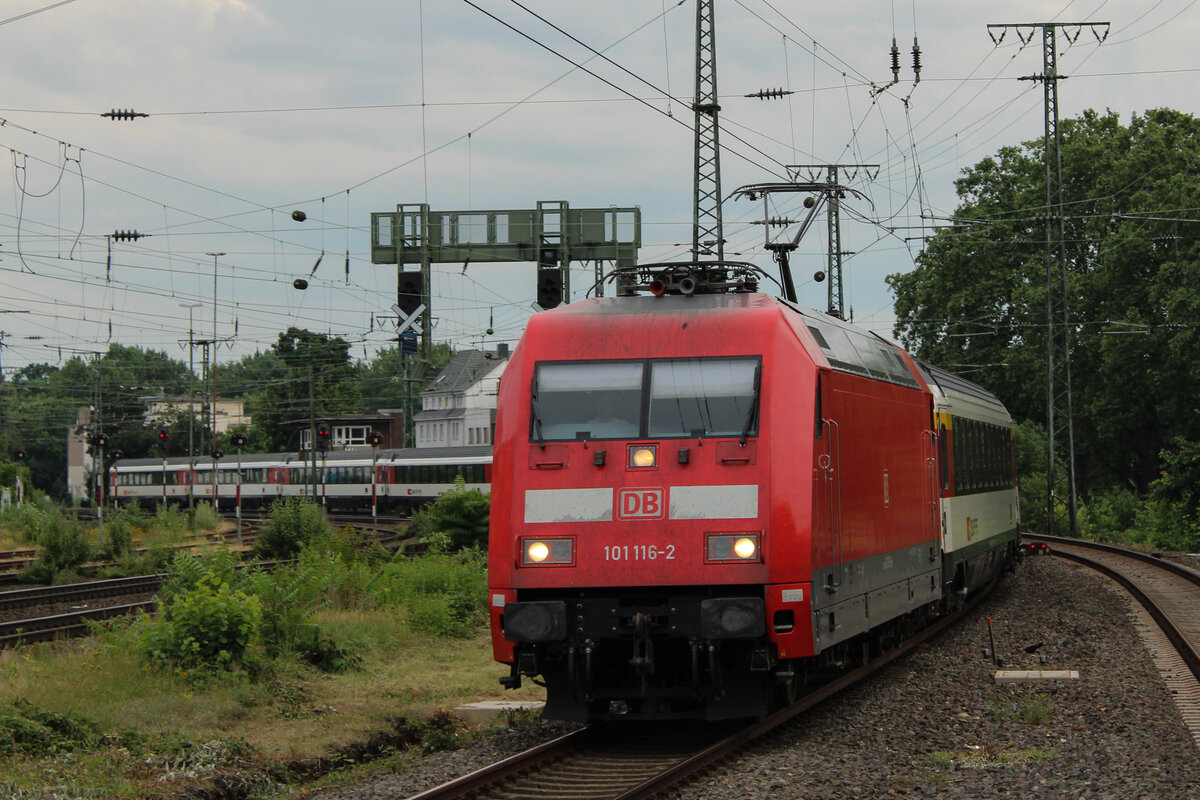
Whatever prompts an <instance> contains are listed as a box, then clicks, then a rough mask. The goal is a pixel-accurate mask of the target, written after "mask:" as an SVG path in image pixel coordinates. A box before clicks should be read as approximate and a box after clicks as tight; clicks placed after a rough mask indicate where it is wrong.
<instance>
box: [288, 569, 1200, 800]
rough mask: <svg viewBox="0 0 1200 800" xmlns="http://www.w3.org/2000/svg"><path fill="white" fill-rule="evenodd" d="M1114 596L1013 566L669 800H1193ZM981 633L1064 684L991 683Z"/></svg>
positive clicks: (548, 729) (386, 781) (418, 787)
mask: <svg viewBox="0 0 1200 800" xmlns="http://www.w3.org/2000/svg"><path fill="white" fill-rule="evenodd" d="M1129 603H1130V601H1129V600H1128V599H1126V597H1125V596H1124V595H1122V594H1120V593H1119V592H1118V591H1117V590H1115V589H1114V588H1112V586H1111V585H1110V584H1109V583H1108V582H1107V581H1106V579H1103V578H1100V577H1098V576H1097V575H1095V574H1094V573H1092V572H1090V571H1088V570H1086V569H1084V568H1082V567H1078V566H1074V565H1071V564H1068V563H1066V562H1063V561H1061V560H1059V559H1056V558H1053V557H1048V556H1042V557H1036V558H1029V559H1026V560H1025V561H1024V562H1023V563H1022V564H1021V565H1020V566H1019V567H1018V569H1017V572H1016V573H1015V574H1013V575H1009V576H1007V577H1006V578H1005V580H1004V581H1003V582H1002V583H1001V585H1000V587H999V588H998V589H997V590H996V592H995V593H994V594H993V595H992V597H990V598H989V599H988V600H987V601H986V602H985V603H984V604H983V606H982V607H981V609H980V610H978V611H977V612H976V613H975V614H974V615H973V616H972V617H971V618H970V619H968V620H966V621H965V622H964V623H962V624H960V625H959V626H957V627H956V628H954V629H952V630H951V631H949V632H947V633H945V634H944V635H942V636H941V637H939V638H938V639H937V640H935V641H934V642H932V643H931V644H929V645H926V646H923V647H921V648H920V649H918V650H917V651H916V652H914V653H912V654H910V655H908V656H906V657H904V658H902V659H900V660H898V661H897V662H895V663H893V664H892V665H890V666H889V667H888V668H886V669H885V670H884V671H883V672H882V673H881V674H879V675H877V676H875V677H873V678H872V679H870V680H868V681H867V682H866V683H865V684H860V685H858V686H855V687H852V688H850V689H848V690H846V691H844V692H843V693H841V694H840V695H838V696H836V697H834V698H832V699H830V700H829V701H827V702H825V703H824V704H822V705H821V706H819V707H817V708H816V709H814V710H813V711H811V712H809V713H807V714H804V715H802V716H801V717H800V718H798V720H796V721H794V722H793V723H791V724H790V725H788V726H786V727H785V728H783V729H781V730H780V731H778V732H775V733H773V734H771V735H769V736H768V737H767V738H765V739H762V740H760V741H759V742H758V743H756V744H754V745H753V746H752V747H751V748H750V749H748V750H747V751H745V752H743V753H742V754H741V755H740V756H739V757H738V758H737V759H736V760H733V761H730V762H728V763H726V764H724V765H723V766H721V767H719V768H716V769H714V770H712V771H710V772H709V773H707V774H706V775H705V776H703V777H701V778H699V779H696V780H694V781H693V782H692V783H690V784H689V785H688V786H686V787H684V788H682V789H680V790H678V791H677V793H676V794H675V796H676V797H679V798H681V800H701V799H703V800H717V799H718V798H729V799H730V800H734V799H735V798H736V799H737V800H747V799H748V798H771V799H772V800H778V798H795V799H799V798H803V799H804V800H835V799H836V800H841V799H842V798H892V797H905V798H944V799H945V800H968V799H970V800H990V798H1113V799H1114V800H1116V799H1117V798H1120V800H1135V799H1136V798H1153V799H1154V800H1175V798H1178V799H1179V800H1185V798H1197V797H1200V758H1198V756H1200V752H1198V751H1197V746H1196V744H1195V743H1194V740H1193V738H1192V736H1191V734H1190V733H1189V731H1188V730H1187V729H1186V728H1185V726H1184V724H1183V722H1182V719H1181V717H1180V715H1179V713H1178V711H1177V709H1176V707H1175V705H1174V703H1173V701H1172V699H1171V697H1170V694H1169V693H1168V691H1167V689H1166V687H1165V685H1164V684H1163V682H1162V680H1161V678H1160V676H1159V673H1158V671H1157V668H1156V667H1155V665H1154V663H1153V661H1152V660H1151V657H1150V655H1149V653H1148V652H1147V650H1146V649H1145V647H1144V645H1143V644H1142V641H1141V639H1140V638H1139V636H1138V633H1137V631H1136V629H1135V627H1134V624H1133V621H1132V619H1131V617H1130V615H1129V613H1128V609H1129V607H1130V606H1129ZM989 618H990V620H991V639H989V626H988V620H989ZM993 640H994V642H995V654H996V655H997V656H999V657H1001V658H1002V659H1003V667H1004V668H1005V669H1031V670H1033V669H1043V670H1077V671H1078V672H1079V679H1078V680H1062V681H1055V682H1052V683H1038V684H1004V685H998V684H997V683H996V682H995V679H994V677H995V671H996V669H997V665H996V664H994V663H993V661H992V659H991V658H989V657H988V656H987V655H985V652H986V651H988V650H989V649H990V647H991V644H990V642H991V641H993ZM1027 650H1028V651H1031V652H1027ZM568 730H570V728H569V726H565V725H562V724H559V723H543V724H542V725H540V726H536V727H533V728H527V729H523V730H516V731H509V732H505V733H501V734H497V735H494V736H488V737H484V738H483V739H482V740H481V741H479V742H477V743H476V744H475V745H473V746H471V747H469V748H466V749H463V750H458V751H454V752H448V753H439V754H436V755H434V756H430V757H428V758H425V759H422V760H421V761H420V763H419V764H418V765H417V766H415V767H414V768H413V769H411V770H409V771H407V772H405V773H404V774H394V773H388V774H375V775H373V776H370V777H360V778H358V779H356V781H355V783H353V784H346V785H343V786H340V787H338V788H332V789H325V790H322V791H319V792H315V793H310V792H311V790H310V792H304V793H303V796H304V797H308V798H320V799H321V800H376V799H377V798H389V799H394V798H404V797H409V796H411V795H413V794H416V793H418V792H421V791H424V790H425V789H428V788H431V787H433V786H436V785H438V784H440V783H443V782H445V781H447V780H451V779H453V778H455V777H458V776H460V775H465V774H467V773H469V772H471V771H473V770H475V769H478V768H480V767H483V766H486V765H487V764H489V763H492V762H493V761H496V760H498V759H500V758H502V757H504V756H506V755H511V754H513V753H516V752H518V751H520V750H522V749H524V748H527V747H531V746H533V745H535V744H538V743H540V742H542V741H546V740H548V739H551V738H554V737H555V736H558V735H562V734H563V733H565V732H567V731H568Z"/></svg>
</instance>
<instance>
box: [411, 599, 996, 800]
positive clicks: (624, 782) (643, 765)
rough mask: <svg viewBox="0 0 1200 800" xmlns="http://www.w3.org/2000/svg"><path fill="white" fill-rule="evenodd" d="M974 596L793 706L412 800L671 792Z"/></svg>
mask: <svg viewBox="0 0 1200 800" xmlns="http://www.w3.org/2000/svg"><path fill="white" fill-rule="evenodd" d="M990 588H991V587H989V588H988V589H987V590H985V591H983V592H980V593H979V594H976V595H975V596H974V597H973V598H972V599H971V600H970V601H969V602H968V603H967V604H966V605H965V606H964V607H963V608H962V609H961V610H960V611H958V612H956V613H954V614H951V615H948V616H946V617H943V618H942V619H940V620H938V621H937V622H935V623H934V624H932V625H930V626H929V627H928V628H926V629H924V630H923V631H921V632H920V633H918V634H917V635H916V636H914V637H913V638H911V639H909V640H908V641H906V642H905V643H903V644H902V645H900V646H899V647H897V648H895V649H893V650H889V651H887V652H885V653H883V654H882V655H880V656H878V657H877V658H875V659H873V660H871V661H870V662H869V663H867V664H866V665H864V666H862V667H859V668H858V669H855V670H853V671H850V672H846V673H843V674H841V675H840V676H838V677H836V678H834V679H832V680H830V681H829V682H827V683H824V684H822V685H820V686H818V687H816V688H813V689H812V690H811V691H808V692H806V693H804V694H803V695H802V696H801V697H799V698H798V699H797V700H796V702H795V703H793V704H792V705H790V706H788V707H787V708H784V709H781V710H779V711H776V712H775V713H773V714H771V715H769V716H767V717H764V718H763V719H761V720H758V721H756V722H752V723H749V724H741V725H729V724H723V725H720V726H714V725H704V724H697V723H695V722H692V723H690V724H679V723H675V724H665V723H664V724H659V725H648V724H645V723H641V724H637V725H633V724H630V725H622V724H620V723H613V724H610V725H605V726H593V727H590V728H585V729H583V730H579V731H576V732H574V733H571V734H567V735H566V736H563V737H560V738H558V739H556V740H554V741H551V742H547V743H545V744H543V745H540V746H538V747H535V748H533V749H531V750H527V751H525V752H524V753H518V754H517V755H515V756H512V757H511V758H508V759H505V760H504V761H500V762H497V763H496V764H493V765H491V766H488V767H484V768H483V769H480V770H477V771H476V772H473V773H471V774H470V775H466V776H463V777H462V778H459V779H457V780H453V781H450V782H448V783H445V784H442V785H441V786H438V787H435V788H433V789H430V790H428V791H426V792H422V793H421V794H417V795H414V796H413V797H412V798H410V800H453V799H455V798H468V797H470V798H477V799H478V800H483V799H484V798H494V799H495V800H518V798H538V800H642V799H643V798H650V797H655V796H657V795H660V794H664V793H667V792H669V791H670V790H671V789H672V788H673V787H677V786H680V785H682V784H684V783H686V782H687V781H688V780H689V779H690V778H691V777H693V776H695V775H698V774H700V773H702V772H704V771H705V770H708V769H710V768H711V767H713V766H714V765H716V764H719V763H720V762H721V761H724V760H726V759H729V758H731V757H734V756H735V755H736V754H737V753H738V752H739V751H740V750H742V749H743V748H745V747H746V746H748V745H749V744H750V743H751V742H753V741H755V740H756V739H759V738H761V737H762V736H765V735H766V734H768V733H770V732H771V731H774V730H776V729H777V728H779V727H781V726H783V725H784V724H786V723H788V722H790V721H791V720H793V719H794V718H796V717H798V716H799V715H801V714H803V713H804V712H806V711H808V710H809V709H811V708H813V707H814V706H816V705H818V704H819V703H821V702H823V701H824V700H827V699H828V698H830V697H832V696H833V695H835V694H837V693H838V692H841V691H842V690H844V689H846V688H847V687H849V686H851V685H853V684H855V683H858V682H859V681H862V680H864V679H866V678H867V677H869V676H870V675H872V674H874V673H875V672H877V671H879V670H880V669H882V668H883V667H885V666H887V665H888V664H890V663H891V662H893V661H895V660H896V659H897V658H900V657H901V656H903V655H905V654H907V653H909V652H911V651H912V650H913V649H915V648H916V647H918V646H920V645H922V644H924V643H925V642H927V641H929V640H930V639H932V638H934V637H936V636H937V635H938V634H940V633H942V632H943V631H945V630H946V629H947V628H949V627H951V626H952V625H954V624H956V623H958V622H959V621H961V620H962V619H963V618H965V617H966V616H968V615H969V614H970V613H971V612H972V611H973V610H974V609H975V607H976V606H977V605H978V604H979V603H980V602H981V601H982V600H983V599H984V598H986V597H987V595H988V594H989V592H990Z"/></svg>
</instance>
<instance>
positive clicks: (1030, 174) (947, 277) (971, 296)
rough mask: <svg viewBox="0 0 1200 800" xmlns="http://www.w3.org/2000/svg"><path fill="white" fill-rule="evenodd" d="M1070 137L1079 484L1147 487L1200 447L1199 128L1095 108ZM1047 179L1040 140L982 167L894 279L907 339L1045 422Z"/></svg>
mask: <svg viewBox="0 0 1200 800" xmlns="http://www.w3.org/2000/svg"><path fill="white" fill-rule="evenodd" d="M1060 130H1061V131H1062V135H1063V147H1062V157H1063V158H1062V160H1063V172H1064V180H1063V185H1064V200H1065V205H1064V209H1063V213H1064V215H1065V220H1066V222H1065V224H1066V256H1067V259H1066V262H1067V270H1068V294H1069V299H1070V306H1071V317H1072V320H1073V322H1074V327H1073V329H1072V356H1071V358H1072V363H1071V367H1072V391H1073V397H1074V411H1075V417H1074V423H1075V442H1076V464H1077V472H1078V475H1079V479H1080V485H1079V489H1080V490H1081V491H1082V492H1084V493H1085V494H1086V493H1087V491H1088V490H1089V488H1090V487H1096V488H1106V487H1120V486H1123V487H1126V488H1129V489H1132V490H1134V491H1135V492H1137V493H1139V494H1144V493H1145V492H1147V490H1148V489H1149V488H1150V486H1151V484H1152V483H1153V482H1154V481H1155V480H1156V479H1157V478H1158V477H1159V475H1160V473H1161V472H1162V469H1163V466H1164V463H1165V462H1164V461H1163V457H1162V454H1163V453H1164V452H1167V453H1170V452H1172V451H1173V450H1174V449H1175V448H1176V445H1175V444H1173V442H1174V441H1175V438H1174V437H1179V439H1181V440H1183V441H1187V442H1198V441H1200V415H1197V414H1196V413H1195V411H1194V407H1195V397H1197V396H1198V393H1200V366H1198V365H1197V363H1196V359H1195V357H1194V354H1195V353H1196V352H1200V327H1197V326H1196V324H1195V321H1196V320H1197V319H1200V270H1198V269H1197V262H1198V261H1200V235H1198V234H1200V226H1197V224H1196V223H1195V222H1194V221H1191V220H1190V218H1191V217H1194V216H1195V215H1194V213H1192V212H1190V211H1189V210H1188V209H1192V208H1195V207H1197V206H1198V205H1200V121H1198V120H1197V119H1196V118H1195V117H1193V116H1191V115H1189V114H1185V113H1182V112H1178V111H1172V110H1169V109H1156V110H1151V111H1147V112H1146V113H1145V114H1144V115H1137V114H1135V115H1133V117H1132V118H1131V119H1130V122H1129V124H1128V125H1123V124H1122V123H1121V121H1120V119H1119V117H1118V116H1117V115H1116V114H1114V113H1111V112H1109V113H1106V114H1099V113H1096V112H1094V111H1088V112H1085V113H1084V114H1083V115H1081V116H1080V117H1077V118H1074V119H1068V120H1063V122H1062V123H1061V126H1060ZM1044 181H1045V178H1044V171H1043V166H1042V142H1041V141H1040V140H1038V141H1033V142H1026V143H1024V144H1022V145H1020V146H1016V147H1005V148H1002V149H1001V150H1000V151H999V152H998V153H997V154H996V156H994V157H990V158H986V159H984V160H982V161H980V162H979V163H978V164H976V165H975V166H974V167H971V168H970V169H967V170H966V171H965V174H964V176H963V177H962V178H961V179H960V180H959V181H958V182H957V191H958V195H959V206H958V208H957V209H956V211H955V213H954V222H953V224H952V225H951V226H949V227H947V228H944V229H942V230H941V231H939V233H938V234H937V235H936V236H934V237H933V239H932V240H931V241H930V242H929V245H928V247H927V248H926V249H925V251H924V252H923V253H922V254H921V255H920V256H919V257H918V259H917V268H916V269H915V270H913V271H912V272H910V273H907V274H897V275H891V276H889V278H888V283H889V285H890V286H891V287H892V289H893V291H894V292H895V294H896V314H897V319H898V322H897V325H896V330H895V332H896V335H897V336H898V337H899V338H900V339H901V341H903V342H904V343H905V345H906V346H908V347H910V348H912V349H913V350H914V351H915V352H916V353H917V354H918V355H919V356H920V357H922V358H924V359H927V360H929V361H931V362H933V363H937V364H939V365H942V366H946V367H948V368H950V369H953V370H956V371H960V372H965V373H968V376H969V377H971V378H972V379H973V380H976V381H977V382H979V383H982V384H983V385H985V386H987V387H989V388H990V389H992V390H993V391H995V392H996V393H997V394H998V395H999V396H1000V397H1001V399H1003V400H1004V402H1005V403H1006V404H1007V405H1008V407H1009V409H1010V410H1011V411H1012V412H1013V415H1014V416H1015V417H1016V418H1018V419H1031V420H1038V421H1042V422H1044V420H1045V418H1046V408H1045V403H1046V401H1045V371H1046V370H1045V358H1046V337H1045V331H1046V327H1045V288H1046V265H1045V229H1044V224H1045V223H1044V219H1045V183H1044Z"/></svg>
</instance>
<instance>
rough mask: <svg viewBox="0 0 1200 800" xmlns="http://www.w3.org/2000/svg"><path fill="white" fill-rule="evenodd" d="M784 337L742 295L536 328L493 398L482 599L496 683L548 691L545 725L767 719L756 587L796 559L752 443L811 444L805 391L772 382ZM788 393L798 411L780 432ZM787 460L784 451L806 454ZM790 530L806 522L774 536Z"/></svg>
mask: <svg viewBox="0 0 1200 800" xmlns="http://www.w3.org/2000/svg"><path fill="white" fill-rule="evenodd" d="M780 319H781V317H780V314H779V311H778V307H777V305H776V304H775V303H774V301H772V300H771V299H770V298H767V297H765V296H764V295H759V294H749V293H747V294H722V295H710V296H695V297H682V296H665V297H632V298H612V299H598V300H593V301H585V302H582V303H574V304H572V305H570V306H566V307H563V308H561V309H558V310H556V311H553V312H548V313H545V314H539V315H537V316H535V317H534V319H533V320H531V322H530V325H529V327H528V329H527V330H526V334H525V336H524V338H523V339H522V341H521V344H520V345H519V346H518V347H517V349H516V350H515V352H514V354H513V359H512V363H511V364H510V366H509V367H508V370H507V371H506V374H505V376H504V379H503V381H502V386H501V391H500V398H499V404H498V414H497V424H496V438H495V453H494V463H495V469H494V474H493V485H492V490H493V491H492V519H491V541H490V546H489V586H490V596H491V614H492V630H493V649H494V654H495V657H496V659H497V660H498V661H501V662H504V663H506V664H509V665H510V674H509V675H508V676H507V677H505V678H504V679H502V683H505V685H508V686H519V685H520V682H521V680H522V676H526V677H530V678H532V677H533V676H541V678H540V680H541V681H544V682H545V685H546V687H547V708H546V716H548V717H551V718H558V719H574V720H580V721H583V720H595V719H603V718H609V717H614V716H622V715H633V716H638V717H640V718H653V717H680V716H684V717H697V718H707V719H720V718H727V717H735V716H746V715H753V714H757V713H762V712H764V711H765V710H766V709H767V706H768V703H769V696H770V693H771V688H772V686H773V685H774V681H773V675H772V673H771V670H772V669H773V668H774V666H775V663H776V656H777V652H776V650H775V648H774V645H773V644H772V642H771V640H770V636H769V632H768V630H767V628H768V624H767V619H768V614H770V613H771V610H770V609H769V608H768V603H769V602H770V598H769V597H768V596H767V593H766V592H765V590H764V587H765V585H766V584H768V583H769V577H770V574H771V570H772V569H773V568H776V567H777V566H778V565H775V566H774V567H773V566H772V565H771V563H770V562H771V561H772V559H773V558H774V559H775V560H777V561H778V560H780V559H782V558H783V553H784V552H785V551H786V550H788V547H786V546H785V545H784V544H783V537H781V536H780V533H781V530H776V531H772V530H771V521H770V518H771V514H770V511H769V509H770V506H771V493H772V489H771V464H772V459H773V458H775V457H776V454H774V453H773V452H772V450H771V447H770V445H769V443H768V441H767V439H766V438H765V437H763V436H761V435H760V434H761V433H762V431H764V430H767V429H768V428H770V427H771V426H772V425H775V424H779V425H781V426H782V427H792V426H796V427H797V428H798V427H799V426H801V425H802V424H807V425H809V426H811V424H812V417H811V413H812V412H811V410H810V411H809V412H808V416H807V417H805V416H804V413H805V412H804V411H803V410H802V409H803V407H804V404H803V401H802V400H800V398H802V397H811V396H812V392H811V388H810V389H809V390H808V391H800V387H799V386H798V385H796V383H797V381H799V380H801V378H799V377H798V376H800V375H803V374H804V371H803V370H789V371H787V374H783V372H782V371H779V370H773V369H772V364H773V363H774V361H775V358H776V351H777V350H778V349H779V348H780V347H787V346H788V345H789V343H790V346H791V348H792V351H790V352H793V355H795V354H796V353H802V350H800V349H799V348H798V347H797V346H796V345H795V335H794V334H788V333H787V332H786V331H785V332H784V335H781V331H780ZM785 327H786V326H785ZM810 366H811V365H810ZM779 393H783V394H785V395H791V396H792V397H793V402H792V404H791V405H790V411H789V413H788V414H787V415H786V417H787V419H780V420H773V419H772V416H773V414H772V406H771V404H770V402H768V400H769V398H771V397H772V396H774V395H775V394H779ZM793 414H794V415H795V418H793V416H792V415H793ZM779 416H781V417H782V416H785V415H779ZM800 419H806V420H807V422H806V423H801V422H799V421H798V420H800ZM791 441H792V442H793V444H792V445H787V444H784V443H777V446H781V447H785V448H787V447H791V448H793V449H795V448H796V447H797V445H796V444H795V442H804V441H805V438H804V437H802V436H796V437H794V438H792V440H791ZM798 447H800V448H802V447H803V445H799V446H798ZM789 457H790V458H797V459H798V460H799V461H801V462H805V460H806V457H805V456H804V454H801V453H797V452H792V453H790V454H789ZM808 458H809V462H810V460H811V457H810V456H809V457H808ZM806 463H808V462H806ZM810 480H811V479H810ZM792 483H794V485H796V486H800V487H803V486H805V485H806V483H805V481H801V480H796V481H794V482H792ZM799 491H803V489H799ZM790 524H797V525H800V524H803V520H783V521H779V524H778V525H777V526H776V527H777V528H780V527H781V526H784V527H786V526H787V525H790ZM788 533H789V534H790V535H789V536H788V537H787V538H789V539H792V540H794V539H795V538H796V535H797V531H793V530H790V529H789V531H788ZM773 537H775V538H773ZM798 549H799V550H802V549H803V548H798ZM775 554H778V555H775ZM794 566H795V565H794V564H793V567H794ZM800 571H801V572H803V570H800ZM798 595H799V596H800V597H803V595H804V592H803V591H802V590H801V591H799V592H798ZM800 618H801V619H804V617H803V616H801V617H800ZM799 627H805V626H799Z"/></svg>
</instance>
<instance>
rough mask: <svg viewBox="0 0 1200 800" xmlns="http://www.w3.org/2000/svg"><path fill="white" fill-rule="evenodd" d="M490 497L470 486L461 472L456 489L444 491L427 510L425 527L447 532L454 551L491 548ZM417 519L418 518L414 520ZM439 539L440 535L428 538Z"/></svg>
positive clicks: (422, 524)
mask: <svg viewBox="0 0 1200 800" xmlns="http://www.w3.org/2000/svg"><path fill="white" fill-rule="evenodd" d="M490 508H491V506H490V496H489V495H486V494H484V493H483V492H481V491H479V490H478V489H467V488H466V481H465V480H463V477H462V476H461V475H459V476H457V477H455V479H454V488H453V489H451V490H450V491H448V492H445V493H443V494H442V495H441V496H440V497H438V499H437V500H435V501H433V503H431V504H430V505H429V506H428V508H427V509H426V510H425V517H426V518H425V519H423V520H422V521H421V526H422V527H424V526H426V525H427V526H429V528H431V529H432V531H434V532H436V533H440V534H442V535H444V537H445V542H446V544H447V545H448V546H449V549H451V550H461V549H463V548H467V547H479V548H485V547H487V537H488V514H489V510H490ZM414 522H415V520H414ZM410 530H411V529H410ZM427 538H431V539H433V540H434V541H437V538H436V537H427Z"/></svg>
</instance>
